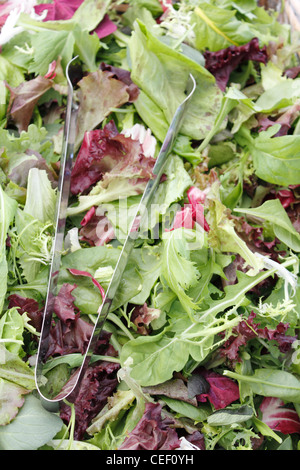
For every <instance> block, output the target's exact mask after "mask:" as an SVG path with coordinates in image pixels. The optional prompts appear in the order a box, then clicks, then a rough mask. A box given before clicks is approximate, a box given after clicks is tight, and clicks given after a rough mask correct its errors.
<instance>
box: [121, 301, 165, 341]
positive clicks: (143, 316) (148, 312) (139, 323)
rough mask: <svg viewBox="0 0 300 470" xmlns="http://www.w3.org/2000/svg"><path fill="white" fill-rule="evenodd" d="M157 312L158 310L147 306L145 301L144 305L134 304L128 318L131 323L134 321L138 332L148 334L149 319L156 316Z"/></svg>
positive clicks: (158, 312)
mask: <svg viewBox="0 0 300 470" xmlns="http://www.w3.org/2000/svg"><path fill="white" fill-rule="evenodd" d="M129 310H130V306H129ZM159 314H160V310H158V309H156V308H152V307H148V305H147V303H146V302H145V303H144V305H136V306H134V307H133V310H132V313H131V315H130V320H131V321H132V323H134V325H136V327H137V332H138V334H140V335H148V334H149V325H150V323H151V321H152V320H154V319H155V318H158V316H159Z"/></svg>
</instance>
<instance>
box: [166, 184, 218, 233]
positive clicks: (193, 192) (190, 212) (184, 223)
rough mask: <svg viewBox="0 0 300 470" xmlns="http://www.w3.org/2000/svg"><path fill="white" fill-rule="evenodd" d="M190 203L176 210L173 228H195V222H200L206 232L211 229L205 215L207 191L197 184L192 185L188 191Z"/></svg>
mask: <svg viewBox="0 0 300 470" xmlns="http://www.w3.org/2000/svg"><path fill="white" fill-rule="evenodd" d="M187 196H188V200H189V204H185V205H184V207H182V209H180V210H179V211H177V212H176V214H175V217H174V221H173V225H172V228H171V229H170V230H176V229H177V228H181V227H184V228H187V229H193V228H194V226H195V223H198V224H199V225H200V226H201V227H203V228H204V230H205V231H206V232H208V231H209V225H208V223H207V221H206V219H205V216H204V206H203V203H204V201H205V197H206V196H205V193H204V192H203V191H201V190H200V189H199V188H197V187H196V186H191V187H190V188H189V190H188V192H187Z"/></svg>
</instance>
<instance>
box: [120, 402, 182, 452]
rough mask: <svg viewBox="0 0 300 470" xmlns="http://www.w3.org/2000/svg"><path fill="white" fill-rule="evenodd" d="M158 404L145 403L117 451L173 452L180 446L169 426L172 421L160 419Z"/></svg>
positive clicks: (175, 434) (159, 406)
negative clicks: (143, 408) (143, 410)
mask: <svg viewBox="0 0 300 470" xmlns="http://www.w3.org/2000/svg"><path fill="white" fill-rule="evenodd" d="M161 412H162V407H161V405H160V404H159V403H146V406H145V412H144V414H143V416H142V418H141V419H140V421H139V423H138V424H137V425H136V427H135V428H134V429H133V431H131V433H130V434H129V435H128V437H127V438H126V439H125V441H124V442H123V443H122V445H121V446H120V447H119V449H118V450H174V449H177V448H178V447H179V446H180V440H179V438H178V435H177V433H176V431H175V429H173V428H172V427H171V426H172V424H173V420H171V419H169V418H162V416H161Z"/></svg>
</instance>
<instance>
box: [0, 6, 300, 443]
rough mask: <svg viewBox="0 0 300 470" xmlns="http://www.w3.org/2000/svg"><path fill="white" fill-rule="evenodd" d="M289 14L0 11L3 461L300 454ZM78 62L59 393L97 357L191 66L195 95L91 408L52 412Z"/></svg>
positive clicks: (101, 360) (297, 215)
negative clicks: (58, 245) (57, 251)
mask: <svg viewBox="0 0 300 470" xmlns="http://www.w3.org/2000/svg"><path fill="white" fill-rule="evenodd" d="M278 3H280V2H278ZM283 8H284V5H282V9H283ZM280 11H282V10H278V12H277V11H274V10H265V9H264V8H263V7H262V6H260V5H259V3H258V2H257V1H256V0H247V1H246V0H235V1H234V2H233V1H231V0H205V1H204V0H203V1H199V0H182V1H178V2H175V1H173V2H172V1H171V0H134V1H133V0H126V1H114V0H71V1H66V0H60V1H59V0H53V1H49V2H47V1H40V0H26V1H23V2H20V1H18V0H8V1H7V2H5V3H1V5H0V48H1V49H0V52H1V53H0V449H1V450H53V449H78V450H177V449H181V450H185V449H189V450H195V451H196V450H282V449H284V450H300V440H299V435H300V338H299V327H300V287H299V283H300V280H299V276H300V274H299V253H300V154H299V148H300V140H299V139H300V120H299V116H300V66H299V54H300V37H299V33H298V32H297V31H295V30H294V29H293V28H292V27H291V26H290V25H289V24H287V23H285V22H284V21H283V20H282V19H281V14H280ZM75 56H78V57H77V59H76V60H75V61H74V63H73V65H72V68H71V71H72V80H73V86H74V96H75V99H76V100H77V103H78V107H79V111H78V123H77V132H76V158H75V162H74V166H73V169H72V174H71V192H70V197H69V204H68V217H67V227H66V233H65V238H64V251H63V253H62V266H61V270H60V274H59V281H58V288H59V291H58V295H57V298H56V299H55V304H54V307H53V310H54V319H53V324H52V326H51V331H50V336H49V348H48V351H47V362H46V364H45V369H44V372H43V374H44V381H45V385H44V389H45V392H46V393H47V394H48V395H49V396H51V397H52V398H53V397H55V396H59V394H60V393H61V391H62V389H63V390H64V389H65V387H68V384H69V383H72V380H73V378H74V372H75V371H76V368H77V367H79V366H80V364H81V360H82V354H84V352H85V349H86V347H87V344H88V341H89V339H90V336H91V333H92V330H93V325H94V324H95V322H96V318H97V311H98V309H99V306H100V305H101V303H102V301H103V298H104V295H105V292H106V290H107V288H108V285H109V282H110V280H111V277H112V274H113V272H114V269H115V267H116V265H117V261H118V258H119V255H120V252H121V249H120V248H121V247H122V245H123V243H124V240H125V239H126V236H127V234H128V231H129V230H130V227H131V225H132V222H133V220H134V217H135V213H136V210H137V208H138V205H139V202H140V200H141V197H142V194H143V191H144V189H145V187H146V184H147V182H148V181H149V179H151V178H152V177H153V166H154V163H155V159H156V157H157V155H158V153H159V150H160V148H161V146H162V143H163V140H164V137H165V135H166V132H167V129H168V126H169V124H170V122H171V120H172V117H173V114H174V112H175V110H176V108H177V106H178V105H179V104H180V103H181V101H182V100H183V99H184V96H185V94H184V91H185V86H186V82H187V79H188V76H189V74H190V73H192V74H193V76H194V77H195V80H196V84H197V88H196V91H195V94H194V95H193V97H192V100H191V102H190V104H189V106H188V108H187V113H186V115H185V118H184V121H183V124H182V127H181V129H180V132H179V135H178V137H177V138H176V141H175V143H174V146H173V149H172V153H171V155H170V159H169V161H168V163H167V165H166V167H165V171H164V175H163V177H162V179H161V181H160V185H159V187H158V190H157V192H156V194H155V197H154V201H153V204H152V206H151V208H150V210H149V211H148V214H147V218H146V221H144V220H143V223H142V224H140V225H139V224H137V225H136V226H133V227H132V229H131V230H132V232H131V235H132V237H134V241H135V243H134V249H133V252H132V254H131V255H130V258H129V261H128V264H127V266H126V269H125V272H124V276H123V278H122V281H121V284H120V288H119V290H118V292H117V294H116V296H115V297H114V299H113V303H112V308H111V311H110V313H109V314H108V317H107V320H106V322H105V324H104V329H103V331H102V333H101V335H100V337H99V338H98V341H97V346H96V349H95V352H94V355H93V357H92V360H91V364H90V365H89V367H88V369H87V371H86V373H85V376H84V378H83V381H82V384H81V388H80V391H79V393H78V396H77V399H76V401H75V403H73V404H70V403H68V402H67V401H62V402H60V406H59V410H54V411H53V412H50V411H48V410H47V409H45V408H44V407H43V405H42V403H41V400H39V395H38V393H37V390H36V385H35V380H34V368H35V361H36V354H37V348H38V342H39V336H40V332H41V325H42V317H43V307H44V302H45V297H46V292H47V284H48V272H49V266H50V262H51V257H52V246H53V237H54V224H55V209H56V196H57V185H58V176H59V168H60V155H61V152H62V144H63V129H64V119H65V110H66V102H67V93H68V86H67V78H66V72H65V70H66V65H67V64H68V62H69V61H70V59H72V58H73V57H75ZM75 373H76V372H75Z"/></svg>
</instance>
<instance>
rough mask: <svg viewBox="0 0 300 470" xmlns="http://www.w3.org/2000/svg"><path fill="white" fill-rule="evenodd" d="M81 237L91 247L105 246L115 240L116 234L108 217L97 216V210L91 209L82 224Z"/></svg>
mask: <svg viewBox="0 0 300 470" xmlns="http://www.w3.org/2000/svg"><path fill="white" fill-rule="evenodd" d="M80 225H81V227H82V228H81V229H80V230H79V236H80V239H81V240H82V241H86V242H87V243H89V244H90V245H91V246H103V245H105V243H109V242H110V241H111V240H114V239H115V238H116V237H115V232H114V228H113V226H112V225H111V223H110V221H109V219H108V217H106V215H97V214H96V208H95V207H91V209H89V210H88V211H87V213H86V215H85V216H84V218H83V219H82V221H81V222H80Z"/></svg>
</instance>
